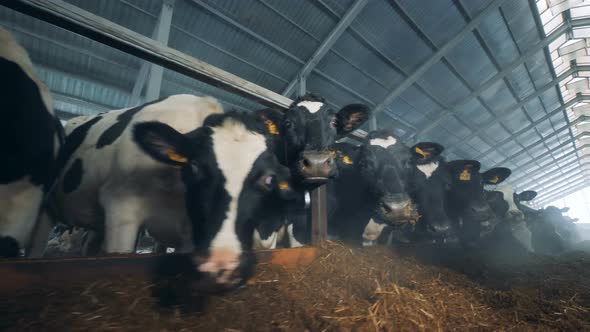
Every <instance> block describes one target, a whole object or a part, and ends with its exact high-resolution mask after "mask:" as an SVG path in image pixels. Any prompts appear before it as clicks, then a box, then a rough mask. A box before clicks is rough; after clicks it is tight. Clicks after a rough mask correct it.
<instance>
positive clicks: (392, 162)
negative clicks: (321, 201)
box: [328, 130, 418, 244]
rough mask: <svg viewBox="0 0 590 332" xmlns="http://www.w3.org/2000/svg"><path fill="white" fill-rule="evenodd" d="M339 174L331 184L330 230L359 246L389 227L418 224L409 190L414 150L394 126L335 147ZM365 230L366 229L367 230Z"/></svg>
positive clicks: (332, 234)
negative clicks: (356, 141)
mask: <svg viewBox="0 0 590 332" xmlns="http://www.w3.org/2000/svg"><path fill="white" fill-rule="evenodd" d="M334 150H335V152H336V156H337V162H336V163H337V165H338V170H339V175H338V177H337V178H336V179H334V180H333V181H330V182H329V183H328V232H329V234H330V235H331V236H335V237H337V238H339V239H341V240H344V241H347V242H351V243H354V244H360V242H361V239H363V240H369V241H370V240H376V238H377V237H378V236H379V234H380V232H381V231H382V230H383V228H384V227H385V226H386V225H391V224H403V223H408V222H415V221H416V220H417V219H418V213H417V211H416V208H415V206H414V204H413V202H412V200H411V198H410V196H409V194H408V175H409V173H410V172H411V171H412V165H411V154H410V151H409V149H408V148H407V147H406V146H405V145H404V144H403V143H402V142H401V141H400V140H399V138H398V137H396V135H395V134H394V133H393V132H392V131H389V130H379V131H374V132H370V133H369V134H368V136H367V138H366V142H365V143H364V144H362V145H360V146H355V145H352V144H349V143H337V144H335V145H334ZM363 230H364V231H363Z"/></svg>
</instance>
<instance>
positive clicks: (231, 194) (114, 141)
mask: <svg viewBox="0 0 590 332" xmlns="http://www.w3.org/2000/svg"><path fill="white" fill-rule="evenodd" d="M62 151H63V152H64V154H65V153H67V154H68V156H64V157H63V160H66V162H65V166H64V168H63V170H62V173H61V174H60V177H59V182H58V186H57V188H56V190H55V192H54V194H55V201H56V202H58V204H60V207H61V216H60V220H62V221H64V222H66V223H68V224H70V225H76V226H81V227H85V228H89V229H93V230H95V231H96V232H97V233H99V234H104V244H103V249H104V251H105V252H107V253H130V252H133V251H134V250H135V245H136V239H137V234H138V231H139V229H140V227H142V226H144V227H145V229H147V230H148V231H149V232H150V234H151V235H152V236H154V237H155V238H156V239H157V240H158V241H159V242H162V243H164V244H165V245H167V246H169V247H174V248H178V249H179V250H178V251H180V252H183V253H191V255H192V263H190V264H189V265H190V266H195V267H196V269H195V271H197V272H198V273H199V274H202V275H204V276H205V277H207V278H208V279H210V280H211V281H212V282H214V284H216V285H221V286H222V287H223V288H232V287H235V286H236V285H238V284H241V283H243V282H244V281H245V280H246V279H247V278H248V277H249V275H250V274H251V272H252V267H253V264H254V257H253V255H252V254H251V249H252V246H253V243H252V240H253V232H254V228H255V227H259V226H260V224H259V223H260V222H264V219H260V218H257V216H258V214H259V211H260V210H264V209H265V206H266V203H267V201H268V200H272V201H274V199H273V197H274V196H280V197H284V198H285V199H289V193H290V192H291V190H290V185H289V177H290V174H289V170H288V169H287V168H285V167H284V166H282V165H281V164H280V163H279V162H278V160H277V158H276V156H275V155H274V154H273V153H271V152H270V150H269V146H268V139H267V137H266V136H265V134H264V123H263V122H262V121H260V119H259V118H256V117H254V116H252V115H251V114H242V113H236V112H229V113H225V114H224V113H223V111H222V109H221V106H220V105H219V103H218V102H217V101H216V100H215V99H213V98H210V97H197V96H192V95H175V96H170V97H166V98H163V99H161V100H158V101H154V102H150V103H147V104H145V105H142V106H138V107H134V108H131V109H124V110H119V111H113V112H109V113H106V114H103V115H100V116H96V117H91V118H88V119H86V121H85V122H83V123H82V124H80V125H79V126H78V127H76V128H75V129H74V130H73V131H72V132H71V133H70V135H68V139H67V140H66V144H65V147H64V149H63V150H62ZM183 257H184V256H183ZM170 259H178V258H170ZM179 266H186V265H182V264H181V265H179ZM168 272H170V271H162V270H159V273H168ZM181 272H186V271H181Z"/></svg>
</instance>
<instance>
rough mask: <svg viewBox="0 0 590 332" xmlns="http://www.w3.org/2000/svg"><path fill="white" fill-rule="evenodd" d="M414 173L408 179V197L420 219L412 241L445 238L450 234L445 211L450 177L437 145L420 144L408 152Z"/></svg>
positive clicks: (449, 221) (441, 150) (440, 148)
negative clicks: (415, 206) (416, 209)
mask: <svg viewBox="0 0 590 332" xmlns="http://www.w3.org/2000/svg"><path fill="white" fill-rule="evenodd" d="M410 151H411V153H412V164H413V165H414V170H413V172H412V173H411V175H410V196H411V198H412V200H413V201H414V202H415V203H416V205H417V207H418V212H419V214H420V219H419V221H418V223H417V225H416V230H415V232H414V234H413V235H414V240H417V239H424V238H426V239H432V238H445V237H446V236H447V235H448V233H449V231H450V230H451V226H452V224H451V220H450V219H449V217H448V215H447V212H446V210H445V200H446V195H447V192H448V190H449V187H450V185H451V177H450V174H449V172H448V169H447V166H446V161H445V159H444V157H443V156H442V155H441V153H442V152H443V151H444V147H443V146H442V145H440V144H438V143H432V142H421V143H418V144H416V145H414V146H413V147H412V148H411V149H410Z"/></svg>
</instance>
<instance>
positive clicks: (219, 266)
mask: <svg viewBox="0 0 590 332" xmlns="http://www.w3.org/2000/svg"><path fill="white" fill-rule="evenodd" d="M197 260H198V261H197V262H196V263H197V264H199V263H200V259H197ZM239 266H240V254H239V253H237V252H236V251H235V250H232V249H230V248H216V249H212V250H211V254H210V255H209V257H208V258H207V261H206V262H205V263H202V264H200V265H198V269H199V271H200V272H203V273H207V274H209V275H210V276H211V277H212V278H214V279H215V281H216V282H217V283H218V284H226V285H227V284H237V283H238V282H239V281H240V279H239V278H238V277H236V273H235V272H236V271H237V270H238V267H239Z"/></svg>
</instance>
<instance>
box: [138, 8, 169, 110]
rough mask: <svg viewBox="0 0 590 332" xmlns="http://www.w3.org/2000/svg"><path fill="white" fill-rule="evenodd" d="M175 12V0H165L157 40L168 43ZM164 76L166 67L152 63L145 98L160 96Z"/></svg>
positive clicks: (157, 30)
mask: <svg viewBox="0 0 590 332" xmlns="http://www.w3.org/2000/svg"><path fill="white" fill-rule="evenodd" d="M173 14H174V0H164V1H163V2H162V10H161V11H160V18H159V20H158V28H157V29H156V31H155V35H156V38H155V40H156V41H158V42H160V43H162V45H168V38H169V37H170V28H171V26H172V15H173ZM163 76H164V68H163V67H161V66H158V65H154V64H152V65H151V66H150V78H149V80H148V82H147V87H146V92H145V99H146V100H156V99H158V98H160V90H161V89H162V77H163Z"/></svg>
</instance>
